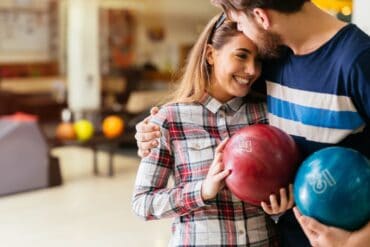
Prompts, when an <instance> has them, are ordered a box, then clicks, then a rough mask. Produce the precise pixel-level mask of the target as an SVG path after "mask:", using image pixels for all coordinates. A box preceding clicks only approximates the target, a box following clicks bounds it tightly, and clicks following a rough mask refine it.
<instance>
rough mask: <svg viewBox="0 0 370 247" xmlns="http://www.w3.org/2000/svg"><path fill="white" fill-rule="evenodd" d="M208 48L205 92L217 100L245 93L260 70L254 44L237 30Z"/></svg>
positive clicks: (240, 95)
mask: <svg viewBox="0 0 370 247" xmlns="http://www.w3.org/2000/svg"><path fill="white" fill-rule="evenodd" d="M208 49H209V50H208V53H207V61H208V63H209V64H210V65H211V66H212V69H211V87H210V91H209V93H210V94H211V95H212V96H213V97H215V98H216V99H217V100H219V101H221V102H226V101H228V100H230V99H231V98H233V97H235V96H238V97H242V96H245V95H247V94H248V92H249V91H250V88H251V86H252V84H253V82H254V81H255V80H256V79H257V78H258V77H259V76H260V74H261V62H260V60H259V57H258V54H257V47H256V45H255V44H254V43H253V42H252V41H251V40H250V39H249V38H247V37H246V36H245V35H243V34H242V33H240V34H238V35H236V36H233V37H231V38H230V40H229V42H228V43H226V44H225V45H224V46H223V47H222V48H221V49H220V50H215V49H214V48H213V47H211V46H210V47H208Z"/></svg>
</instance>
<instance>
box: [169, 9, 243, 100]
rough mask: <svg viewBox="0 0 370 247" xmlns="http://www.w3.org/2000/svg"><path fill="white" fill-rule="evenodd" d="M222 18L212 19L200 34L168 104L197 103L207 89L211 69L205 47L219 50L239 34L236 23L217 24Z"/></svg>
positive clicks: (219, 16)
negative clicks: (210, 46)
mask: <svg viewBox="0 0 370 247" xmlns="http://www.w3.org/2000/svg"><path fill="white" fill-rule="evenodd" d="M222 18H223V14H219V15H217V16H215V17H214V18H212V20H211V21H210V22H208V24H207V26H206V27H205V29H204V30H203V32H202V33H201V34H200V36H199V38H198V40H197V42H196V43H195V45H194V46H193V48H192V50H191V52H190V54H189V56H188V59H187V63H186V66H185V69H184V72H183V74H182V77H181V80H180V84H179V85H178V87H177V89H176V90H175V92H174V93H173V95H172V97H171V100H170V103H176V102H183V103H190V102H196V101H199V100H200V99H201V97H202V96H203V95H204V93H205V92H206V91H207V90H208V89H209V86H210V75H211V70H212V67H211V66H210V65H209V64H208V63H207V58H206V53H207V45H212V46H213V48H214V49H216V50H219V49H221V48H222V47H223V46H224V45H225V44H226V43H227V42H228V41H229V40H230V39H231V38H232V37H233V36H236V35H238V34H240V32H239V31H238V30H237V25H236V23H234V22H231V21H229V20H224V21H223V22H222V23H219V21H220V20H221V19H222ZM218 25H220V26H218Z"/></svg>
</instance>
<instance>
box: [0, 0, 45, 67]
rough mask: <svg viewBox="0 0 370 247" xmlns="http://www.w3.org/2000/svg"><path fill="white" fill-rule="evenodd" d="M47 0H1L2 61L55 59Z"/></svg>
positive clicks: (0, 56)
mask: <svg viewBox="0 0 370 247" xmlns="http://www.w3.org/2000/svg"><path fill="white" fill-rule="evenodd" d="M49 18H50V16H49V11H48V4H47V1H46V0H38V1H30V0H20V1H19V0H18V1H10V0H2V1H0V63H15V62H44V61H49V60H50V59H51V56H50V50H49V48H50V40H49V36H50V35H49V34H50V30H49V25H50V23H49Z"/></svg>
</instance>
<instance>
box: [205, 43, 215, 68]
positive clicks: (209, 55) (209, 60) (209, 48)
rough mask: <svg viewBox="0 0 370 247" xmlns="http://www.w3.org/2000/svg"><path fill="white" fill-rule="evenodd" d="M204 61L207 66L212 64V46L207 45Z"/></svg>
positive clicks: (213, 54) (213, 53)
mask: <svg viewBox="0 0 370 247" xmlns="http://www.w3.org/2000/svg"><path fill="white" fill-rule="evenodd" d="M206 49H207V50H206V60H207V64H209V65H213V64H214V56H215V49H214V48H213V46H212V45H210V44H208V45H207V48H206Z"/></svg>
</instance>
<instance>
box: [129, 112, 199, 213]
mask: <svg viewBox="0 0 370 247" xmlns="http://www.w3.org/2000/svg"><path fill="white" fill-rule="evenodd" d="M152 122H154V123H157V124H158V125H159V126H160V130H161V137H160V138H159V146H158V147H157V148H154V149H152V151H151V153H150V155H149V156H148V157H145V158H143V159H142V160H141V163H140V166H139V169H138V172H137V177H136V182H135V188H134V193H133V210H134V212H135V213H136V214H137V215H138V216H140V217H143V218H144V219H146V220H153V219H160V218H169V217H175V216H181V215H185V214H188V213H190V212H191V211H193V210H195V209H198V208H199V207H202V206H204V205H205V204H204V202H203V200H202V197H201V185H202V181H195V182H189V183H183V184H178V185H177V186H176V187H173V188H167V184H168V181H169V177H170V176H171V174H172V173H173V170H174V158H173V152H175V150H171V144H170V134H169V129H168V120H167V110H166V108H164V109H161V111H160V112H159V113H158V114H157V115H156V116H155V118H153V119H152Z"/></svg>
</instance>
